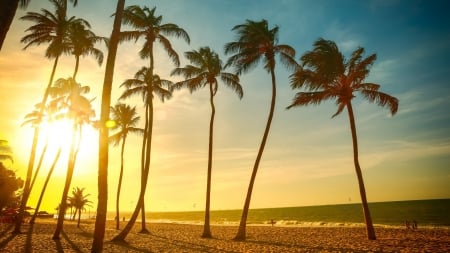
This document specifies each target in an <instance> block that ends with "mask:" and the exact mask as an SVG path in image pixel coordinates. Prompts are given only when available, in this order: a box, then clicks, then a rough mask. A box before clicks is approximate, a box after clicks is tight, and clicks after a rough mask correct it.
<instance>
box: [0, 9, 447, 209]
mask: <svg viewBox="0 0 450 253" xmlns="http://www.w3.org/2000/svg"><path fill="white" fill-rule="evenodd" d="M126 5H127V6H128V5H140V6H148V7H150V8H152V7H154V6H156V13H157V14H159V15H162V16H163V21H162V22H163V23H175V24H177V25H178V26H180V27H181V28H183V29H185V30H186V31H187V33H188V34H189V36H190V38H191V43H190V44H187V43H186V42H185V41H183V40H180V39H176V38H170V40H171V42H172V45H173V47H174V49H175V50H176V51H177V52H178V54H179V56H180V59H181V65H182V66H184V65H185V64H188V63H189V62H188V61H187V60H186V59H185V58H184V56H183V54H184V52H186V51H190V50H194V49H198V48H199V47H202V46H209V47H210V48H211V49H213V50H214V51H216V52H217V53H218V54H219V55H220V57H221V59H222V61H223V62H226V60H227V57H228V56H227V55H225V54H224V50H223V48H224V45H225V44H226V43H227V42H231V41H234V40H235V39H236V37H235V34H234V33H233V31H231V29H232V28H233V27H234V26H235V25H238V24H242V23H244V22H245V20H246V19H250V20H255V21H259V20H261V19H266V20H267V21H268V23H269V25H270V27H274V26H278V27H279V44H287V45H290V46H292V47H293V48H294V49H295V50H296V57H295V58H296V59H297V60H299V58H300V57H301V55H303V54H304V53H305V52H307V51H308V50H311V49H312V46H313V43H314V41H316V40H317V39H319V38H324V39H328V40H333V41H335V42H336V43H337V45H338V47H339V48H340V50H341V51H342V53H343V54H344V55H345V56H346V57H349V56H350V54H351V52H352V51H353V50H355V49H357V48H358V47H364V48H365V50H366V56H368V55H370V54H372V53H376V54H377V60H376V62H375V63H374V65H373V66H372V68H371V72H370V75H369V76H368V78H367V79H366V80H367V81H369V82H374V83H378V84H381V90H382V91H383V92H385V93H388V94H390V95H392V96H395V97H397V98H398V99H399V110H398V113H397V114H396V115H395V116H394V117H392V116H391V115H390V114H389V111H388V109H386V108H381V107H379V106H377V105H375V104H371V103H368V102H367V101H364V100H362V99H360V98H358V97H357V98H355V99H354V100H353V106H354V112H355V117H356V126H357V133H358V141H359V152H360V157H359V158H360V164H361V167H362V170H363V176H364V180H365V185H366V191H367V197H368V200H369V202H379V201H396V200H413V199H436V198H450V116H449V115H450V114H449V113H448V110H449V108H450V85H449V81H448V73H450V57H449V56H450V26H449V24H450V22H449V21H450V20H449V18H448V17H447V14H446V12H445V11H444V10H448V9H449V8H450V3H449V2H448V1H418V0H412V1H406V0H392V1H388V0H378V1H376V0H373V1H356V0H355V1H331V0H320V1H297V0H277V1H273V0H246V1H240V0H227V1H223V0H190V1H185V0H171V1H138V0H135V1H130V0H129V1H126ZM41 8H46V9H49V10H53V9H52V6H51V5H50V4H49V2H47V1H31V4H30V6H28V8H27V9H26V10H19V11H18V12H17V13H16V18H15V20H14V21H13V24H12V26H11V28H10V31H9V33H8V35H7V38H6V41H5V44H4V45H3V48H2V51H0V90H1V93H0V103H1V107H0V112H1V115H2V120H1V121H0V139H6V140H9V142H10V145H11V146H12V148H13V150H14V157H15V163H14V164H13V165H12V168H13V169H14V171H16V173H17V174H18V175H19V176H21V177H22V178H25V176H26V169H27V163H28V156H29V152H30V148H31V138H32V132H33V131H32V128H31V127H30V126H21V125H22V123H23V121H24V116H25V115H26V114H27V113H29V112H31V111H32V110H33V106H34V105H35V104H36V103H38V102H39V101H40V100H41V99H42V95H43V92H44V89H45V87H46V86H47V83H48V79H49V76H50V72H51V68H52V65H53V60H52V59H47V58H45V57H44V51H45V49H46V45H41V46H33V47H30V48H28V49H27V50H22V49H23V47H24V44H22V43H20V38H22V37H23V36H24V35H25V34H26V32H25V29H26V28H27V27H29V26H31V25H32V24H31V23H30V22H26V21H21V20H19V17H21V16H23V15H25V13H26V12H27V11H33V12H39V11H40V9H41ZM114 10H115V1H111V0H97V1H79V4H78V6H77V7H75V8H72V7H71V8H70V9H69V11H68V15H69V16H77V17H81V18H84V19H86V20H87V21H89V22H90V24H91V26H92V30H93V31H94V32H95V33H96V34H97V35H99V36H105V37H108V36H109V35H110V33H111V30H112V23H113V18H112V17H111V15H112V14H113V13H114ZM122 30H129V27H126V26H122ZM141 46H142V41H141V40H140V41H137V42H136V43H134V42H125V43H123V44H121V45H120V46H119V49H118V55H117V58H116V68H115V75H114V82H113V93H112V98H113V100H112V101H113V103H115V102H116V101H117V99H118V97H119V96H120V94H121V93H122V92H123V89H122V88H119V86H120V84H121V83H123V82H124V81H125V80H126V79H128V78H132V77H133V76H134V74H135V73H136V72H137V71H138V70H139V69H140V68H141V67H142V66H145V65H146V64H148V59H147V60H142V59H140V58H139V56H138V54H137V52H138V51H139V49H140V48H141ZM98 47H99V48H101V49H102V50H103V52H104V53H105V59H106V50H105V47H104V46H102V45H99V46H98ZM174 67H175V66H174V65H173V64H172V63H171V62H170V61H169V58H168V57H167V55H166V53H165V52H164V51H163V50H162V49H161V47H159V46H157V47H155V73H157V74H159V75H160V76H161V77H162V78H165V79H169V80H172V81H180V80H182V79H181V77H173V76H170V72H171V71H172V70H173V69H174ZM73 68H74V58H73V57H71V56H64V57H62V58H61V60H60V63H59V65H58V67H57V71H56V78H67V77H69V76H71V74H72V72H73ZM227 71H229V72H232V71H233V69H228V70H227ZM290 74H291V73H290V72H289V70H286V69H285V68H284V67H283V66H282V65H281V64H277V66H276V79H277V88H278V90H277V102H276V110H275V116H274V120H273V123H272V127H271V130H270V134H269V138H268V141H267V145H266V148H265V150H264V154H263V157H262V161H261V163H260V166H259V171H258V174H257V177H256V183H255V186H254V190H253V195H252V201H251V208H266V207H287V206H306V205H325V204H340V203H358V202H360V196H359V191H358V185H357V179H356V174H355V170H354V165H353V151H352V142H351V135H350V128H349V121H348V116H347V115H346V113H342V114H341V115H339V116H337V117H335V118H331V116H332V115H333V114H334V113H335V111H336V109H337V108H336V106H335V103H334V102H333V101H329V102H325V103H322V104H321V105H320V106H308V107H297V108H293V109H290V110H286V109H285V108H286V106H288V105H289V104H290V102H291V100H292V98H293V97H294V95H295V93H296V92H297V91H295V90H292V89H291V88H290V86H289V75H290ZM103 75H104V65H102V66H98V64H97V63H96V62H95V60H94V59H93V58H90V57H85V58H82V59H81V63H80V69H79V74H78V76H77V80H78V81H79V82H80V83H81V84H82V85H88V86H90V88H91V92H90V94H88V95H87V97H89V98H95V100H94V101H93V105H94V108H95V109H96V112H97V118H98V117H99V114H100V110H99V108H100V107H99V105H100V102H101V90H102V83H103ZM240 80H241V84H242V86H243V89H244V97H243V98H242V99H241V100H240V99H239V98H238V96H237V95H236V94H235V93H233V92H232V90H231V89H229V88H227V87H224V86H222V85H221V84H219V90H218V93H217V95H216V97H215V105H216V118H215V125H214V127H215V129H214V131H215V132H214V151H213V172H212V195H211V208H212V209H213V210H223V209H240V208H242V206H243V203H244V199H245V195H246V192H247V187H248V183H249V180H250V175H251V171H252V168H253V164H254V161H255V158H256V154H257V151H258V148H259V144H260V142H261V138H262V134H263V131H264V127H265V124H266V120H267V116H268V111H269V105H270V98H271V83H270V75H269V74H268V73H267V72H266V71H264V70H263V68H262V66H261V65H259V66H257V67H256V68H254V69H253V70H252V71H250V72H248V73H246V74H244V75H242V76H241V77H240ZM208 96H209V94H208V90H207V89H203V90H199V91H196V92H195V93H192V94H191V93H190V92H189V91H187V90H179V91H175V92H174V94H173V97H172V98H171V99H170V100H167V101H165V102H164V103H162V102H160V101H156V102H155V111H154V116H155V122H154V131H153V134H154V138H153V146H152V160H151V168H150V176H149V177H150V178H149V184H148V188H147V192H146V206H147V210H150V211H191V210H202V209H204V203H205V195H206V172H207V157H208V127H209V118H210V112H211V111H210V110H211V109H210V106H209V101H208ZM123 102H126V103H129V104H131V105H135V106H136V107H137V108H138V110H139V112H142V108H143V103H142V100H141V98H140V97H135V98H132V99H129V100H126V101H123ZM141 124H142V125H143V121H142V122H141ZM142 125H141V126H142ZM60 129H62V128H60ZM84 133H85V136H84V137H83V140H82V142H81V149H80V153H79V157H78V160H77V165H76V168H75V174H74V177H73V181H72V184H71V188H72V187H80V188H86V190H85V192H86V193H88V194H90V196H89V199H90V200H91V201H92V202H93V203H92V206H91V207H88V208H87V209H88V210H89V212H94V211H95V209H96V202H97V201H96V200H97V171H98V165H97V163H98V160H97V157H98V155H97V154H98V137H97V134H96V132H95V130H93V129H91V128H90V127H88V126H87V127H85V128H84ZM51 135H52V136H53V137H52V138H51V143H57V142H60V143H63V145H64V146H65V147H67V146H68V142H69V139H70V138H69V134H68V133H67V132H64V131H62V130H61V131H60V130H52V132H51ZM40 147H42V145H40ZM140 148H141V140H140V137H139V136H131V137H130V138H129V140H128V142H127V144H126V149H125V172H124V183H123V186H122V187H123V188H122V189H123V190H122V195H121V201H120V205H121V209H122V210H132V209H133V208H134V206H135V204H136V202H137V196H138V194H139V184H140V183H139V182H140V179H139V177H140V156H139V154H140ZM66 149H67V148H66ZM55 151H56V144H53V146H52V148H50V151H49V155H48V156H47V157H46V159H45V160H44V162H43V166H42V170H41V172H40V176H38V179H37V180H36V185H35V189H34V190H33V193H32V195H31V197H30V200H29V203H28V204H29V205H31V206H34V205H35V204H36V202H37V198H38V196H39V193H40V189H41V188H42V185H43V182H44V178H45V177H44V176H45V175H46V174H47V171H48V169H49V167H50V164H51V162H52V159H53V157H54V153H55ZM66 156H67V154H66ZM119 157H120V148H119V147H112V146H111V147H110V162H109V172H108V173H109V177H108V184H109V199H108V210H110V211H113V210H114V207H115V193H116V190H117V182H118V176H119V168H120V159H119ZM66 168H67V158H64V155H63V157H62V158H61V159H60V161H59V162H58V164H57V168H56V172H55V174H54V177H53V178H52V179H51V181H50V183H49V186H48V191H47V193H46V195H45V198H44V202H43V204H42V208H41V210H47V211H50V212H54V208H55V207H56V206H57V205H58V203H59V202H60V199H61V193H62V189H63V185H64V180H65V173H66Z"/></svg>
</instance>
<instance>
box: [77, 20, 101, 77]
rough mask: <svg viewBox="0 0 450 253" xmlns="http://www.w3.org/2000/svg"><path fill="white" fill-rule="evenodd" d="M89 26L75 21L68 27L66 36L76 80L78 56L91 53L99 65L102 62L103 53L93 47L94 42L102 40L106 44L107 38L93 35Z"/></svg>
mask: <svg viewBox="0 0 450 253" xmlns="http://www.w3.org/2000/svg"><path fill="white" fill-rule="evenodd" d="M86 28H88V29H86ZM89 28H90V26H89V24H83V23H75V24H73V25H71V26H70V28H69V36H68V37H69V41H70V45H71V48H72V54H73V55H74V56H75V70H74V72H73V76H72V78H73V79H74V80H76V76H77V73H78V66H79V63H80V56H87V55H92V56H94V57H95V59H96V60H97V62H98V64H99V65H101V64H102V62H103V53H102V51H101V50H100V49H98V48H95V44H96V43H98V42H100V41H104V42H105V43H106V44H107V39H106V38H104V37H99V36H97V35H95V33H94V32H92V31H91V30H89Z"/></svg>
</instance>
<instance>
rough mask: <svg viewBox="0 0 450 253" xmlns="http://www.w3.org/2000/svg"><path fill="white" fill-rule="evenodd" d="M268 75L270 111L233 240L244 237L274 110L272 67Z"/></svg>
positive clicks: (274, 93) (275, 87)
mask: <svg viewBox="0 0 450 253" xmlns="http://www.w3.org/2000/svg"><path fill="white" fill-rule="evenodd" d="M270 75H271V77H272V100H271V103H270V111H269V117H268V118H267V124H266V129H265V130H264V135H263V138H262V141H261V145H260V146H259V151H258V155H257V157H256V160H255V164H254V166H253V172H252V176H251V178H250V183H249V185H248V191H247V197H246V198H245V204H244V209H243V210H242V216H241V221H240V223H239V229H238V232H237V234H236V237H234V240H237V241H244V240H245V237H246V232H245V231H246V225H247V216H248V209H249V208H250V200H251V198H252V192H253V185H254V184H255V178H256V173H257V172H258V167H259V162H260V161H261V157H262V154H263V152H264V147H265V146H266V141H267V137H268V136H269V131H270V126H271V124H272V118H273V113H274V111H275V98H276V96H277V86H276V80H275V73H274V68H272V69H271V70H270Z"/></svg>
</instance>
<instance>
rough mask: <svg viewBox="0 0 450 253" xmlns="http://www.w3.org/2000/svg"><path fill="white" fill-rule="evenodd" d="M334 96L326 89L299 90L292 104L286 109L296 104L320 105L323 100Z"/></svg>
mask: <svg viewBox="0 0 450 253" xmlns="http://www.w3.org/2000/svg"><path fill="white" fill-rule="evenodd" d="M333 97H334V96H333V95H330V94H329V93H328V92H326V91H315V92H298V93H297V94H295V97H294V99H293V100H292V103H291V105H289V106H288V107H287V108H286V109H291V108H292V107H295V106H304V105H318V104H320V103H322V102H323V101H325V100H327V99H330V98H333Z"/></svg>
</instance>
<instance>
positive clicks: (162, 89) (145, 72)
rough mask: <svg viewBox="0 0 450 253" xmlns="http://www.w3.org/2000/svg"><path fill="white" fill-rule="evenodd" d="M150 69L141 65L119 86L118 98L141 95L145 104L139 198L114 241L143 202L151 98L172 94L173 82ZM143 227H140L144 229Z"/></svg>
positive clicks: (122, 237) (120, 238)
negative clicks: (152, 73)
mask: <svg viewBox="0 0 450 253" xmlns="http://www.w3.org/2000/svg"><path fill="white" fill-rule="evenodd" d="M150 73H151V70H150V69H149V68H147V67H142V68H141V69H140V70H139V71H138V72H136V74H135V76H134V77H135V78H133V79H128V80H126V81H125V82H124V83H123V84H122V85H121V87H125V88H126V90H125V91H124V92H123V94H122V95H121V96H120V98H119V99H127V98H130V97H132V96H135V95H141V96H142V98H143V100H144V106H145V127H144V137H143V140H144V141H143V144H144V145H143V147H142V149H143V151H142V153H141V155H142V159H141V165H142V166H143V167H142V168H143V170H142V178H141V189H140V192H139V199H138V203H137V204H136V207H135V209H134V212H133V214H132V215H131V218H130V220H129V221H128V223H127V225H126V226H125V227H124V229H123V230H122V231H121V232H120V233H119V234H118V235H117V236H115V237H114V238H113V240H114V241H123V240H125V237H126V236H127V235H128V233H129V232H130V231H131V229H132V228H133V225H134V223H135V222H136V219H137V217H138V215H139V211H140V210H141V208H142V205H143V203H144V197H145V191H146V188H147V181H148V174H149V171H150V156H151V148H152V133H153V108H154V106H153V98H154V97H155V96H157V97H159V98H160V99H161V101H162V102H164V100H165V99H169V98H170V97H171V96H172V86H173V83H172V82H171V81H169V80H165V79H161V78H160V77H159V76H158V75H153V76H150ZM144 229H145V227H144V226H143V227H142V230H144Z"/></svg>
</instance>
